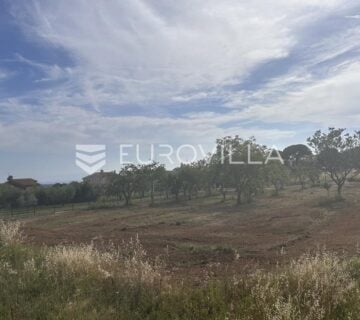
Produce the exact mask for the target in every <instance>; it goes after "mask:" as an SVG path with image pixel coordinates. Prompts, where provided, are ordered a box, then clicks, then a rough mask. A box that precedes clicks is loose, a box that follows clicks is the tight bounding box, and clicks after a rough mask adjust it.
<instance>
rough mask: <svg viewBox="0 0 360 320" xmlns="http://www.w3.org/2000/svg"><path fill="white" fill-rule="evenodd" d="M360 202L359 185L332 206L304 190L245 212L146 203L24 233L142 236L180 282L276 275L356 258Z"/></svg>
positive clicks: (47, 238) (38, 221) (56, 218)
mask: <svg viewBox="0 0 360 320" xmlns="http://www.w3.org/2000/svg"><path fill="white" fill-rule="evenodd" d="M359 194H360V185H356V184H352V185H349V186H347V187H346V189H345V190H344V195H345V197H346V199H347V200H346V201H345V202H338V203H329V201H328V198H327V197H326V191H325V190H323V189H319V188H311V189H307V190H304V191H299V190H298V188H297V187H293V188H289V189H288V190H286V191H284V193H283V194H282V195H280V196H279V197H271V196H270V195H264V196H262V197H260V198H259V199H256V201H255V202H254V203H252V204H246V205H242V206H238V207H237V206H235V205H234V200H232V199H229V200H228V201H227V202H225V203H221V202H220V199H219V198H216V197H214V198H199V199H194V200H192V201H191V202H187V203H183V204H162V205H161V206H157V207H149V206H148V204H147V203H140V204H137V205H134V206H132V207H130V208H118V209H102V210H92V211H82V212H70V213H57V214H55V215H52V216H44V217H34V218H31V219H28V220H26V223H25V227H24V230H25V233H26V235H27V237H28V241H29V242H32V243H36V244H43V243H44V244H48V245H53V244H59V243H80V242H90V241H95V243H100V242H101V241H105V242H106V241H109V240H111V241H112V242H114V243H120V242H121V241H123V240H127V239H129V238H131V237H135V236H136V235H138V236H139V238H140V240H141V242H142V243H143V245H144V247H145V248H146V249H147V251H148V253H149V255H151V256H158V255H162V256H164V257H165V260H166V261H167V263H168V266H169V269H171V270H172V271H174V273H175V274H179V275H189V276H191V275H199V274H200V273H202V272H204V271H205V270H207V271H209V270H212V271H213V272H215V273H218V274H219V273H224V272H225V271H226V273H228V272H232V271H233V270H236V271H239V270H244V269H246V268H248V269H249V268H250V269H252V268H253V267H254V266H255V265H259V266H262V267H271V266H273V265H275V264H276V263H278V262H286V261H288V260H289V259H290V258H294V257H297V256H299V255H301V254H303V253H304V252H307V251H313V250H317V248H319V247H326V249H327V250H336V251H340V252H342V251H344V252H346V253H353V252H354V251H355V250H357V245H358V244H360V232H359V231H360V212H359V209H360V202H359V201H360V198H359ZM282 248H283V249H282ZM281 252H282V254H281Z"/></svg>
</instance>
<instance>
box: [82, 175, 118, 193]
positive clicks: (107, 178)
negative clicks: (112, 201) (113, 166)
mask: <svg viewBox="0 0 360 320" xmlns="http://www.w3.org/2000/svg"><path fill="white" fill-rule="evenodd" d="M115 173H116V172H115V171H110V172H105V171H103V170H101V171H100V172H95V173H94V174H92V175H90V176H87V177H85V178H84V179H83V180H84V182H86V183H88V184H90V185H91V186H93V187H94V188H96V189H97V190H104V189H106V187H107V186H108V185H109V184H110V183H111V180H112V178H113V177H114V175H115Z"/></svg>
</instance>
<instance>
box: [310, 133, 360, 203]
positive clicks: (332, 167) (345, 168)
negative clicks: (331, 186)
mask: <svg viewBox="0 0 360 320" xmlns="http://www.w3.org/2000/svg"><path fill="white" fill-rule="evenodd" d="M345 131H346V129H343V128H339V129H336V128H329V130H328V132H322V131H321V130H318V131H316V132H315V133H314V135H313V136H312V137H310V138H308V144H309V145H310V147H312V148H313V149H314V150H315V152H316V154H317V160H318V161H319V164H320V166H321V168H322V170H323V171H324V172H326V173H328V174H329V176H330V178H331V180H332V181H333V182H334V183H335V184H336V186H337V192H338V197H340V198H341V197H342V189H343V186H344V184H345V182H346V179H347V178H348V177H349V175H350V174H351V172H352V171H353V170H354V169H356V166H357V164H356V159H357V158H358V150H359V148H358V147H359V145H360V132H355V133H354V134H353V135H350V134H349V133H345Z"/></svg>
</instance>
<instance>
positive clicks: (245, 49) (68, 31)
mask: <svg viewBox="0 0 360 320" xmlns="http://www.w3.org/2000/svg"><path fill="white" fill-rule="evenodd" d="M0 41H1V46H0V137H1V139H0V180H3V179H5V178H6V176H7V175H8V174H12V175H14V176H15V177H25V176H26V177H34V178H36V179H38V180H39V181H42V182H50V181H56V180H60V181H66V180H70V179H78V178H80V177H81V176H83V175H84V173H83V172H82V171H81V170H80V169H79V168H77V167H76V166H75V161H74V157H75V156H74V149H75V145H76V144H106V145H107V151H108V159H107V160H108V161H107V166H106V169H116V168H118V167H119V164H118V162H119V155H118V153H119V144H124V143H140V144H142V145H144V146H146V145H148V144H150V143H154V144H159V143H165V144H174V145H179V144H181V143H194V144H203V145H204V146H205V148H209V150H210V148H211V146H212V144H213V143H214V141H215V139H216V138H218V137H222V136H224V135H229V134H231V135H235V134H238V135H240V136H242V137H249V136H255V137H256V138H257V140H258V141H259V142H261V143H264V144H268V145H276V146H278V147H279V148H281V147H284V146H286V145H288V144H292V143H303V142H304V141H305V139H306V137H308V136H309V135H311V134H312V133H313V131H314V130H315V129H318V128H327V127H328V126H337V127H338V126H339V127H347V128H349V129H359V123H360V110H359V107H360V103H359V102H360V59H359V57H360V54H359V52H360V51H359V50H360V4H359V3H358V2H357V1H353V0H351V1H346V0H272V1H267V0H251V1H250V0H248V1H242V0H222V1H218V0H106V1H105V0H104V1H102V0H62V1H45V0H44V1H43V0H38V1H31V0H12V1H10V0H0ZM144 148H145V147H144Z"/></svg>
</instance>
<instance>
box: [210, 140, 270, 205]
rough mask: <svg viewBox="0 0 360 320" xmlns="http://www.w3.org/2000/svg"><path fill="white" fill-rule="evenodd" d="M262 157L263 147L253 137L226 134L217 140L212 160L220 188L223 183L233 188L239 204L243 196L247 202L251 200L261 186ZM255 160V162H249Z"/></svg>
mask: <svg viewBox="0 0 360 320" xmlns="http://www.w3.org/2000/svg"><path fill="white" fill-rule="evenodd" d="M264 159H265V147H264V146H260V145H258V144H257V143H256V141H255V138H250V139H247V140H244V139H241V138H240V137H238V136H235V137H230V136H227V137H224V138H223V139H218V140H217V148H216V153H215V155H214V157H213V159H212V161H213V164H214V165H215V166H216V170H217V171H218V173H217V177H218V179H219V178H220V181H221V182H220V183H221V184H222V188H224V185H225V184H230V185H231V186H232V187H233V188H235V191H236V203H237V204H241V202H242V198H243V197H245V199H246V200H247V202H250V201H252V198H253V196H254V195H255V194H256V193H257V191H258V190H259V189H260V188H261V185H262V179H263V174H262V173H263V171H262V169H263V168H262V165H263V164H264ZM249 160H251V161H249ZM255 161H256V162H257V164H254V163H251V162H255Z"/></svg>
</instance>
